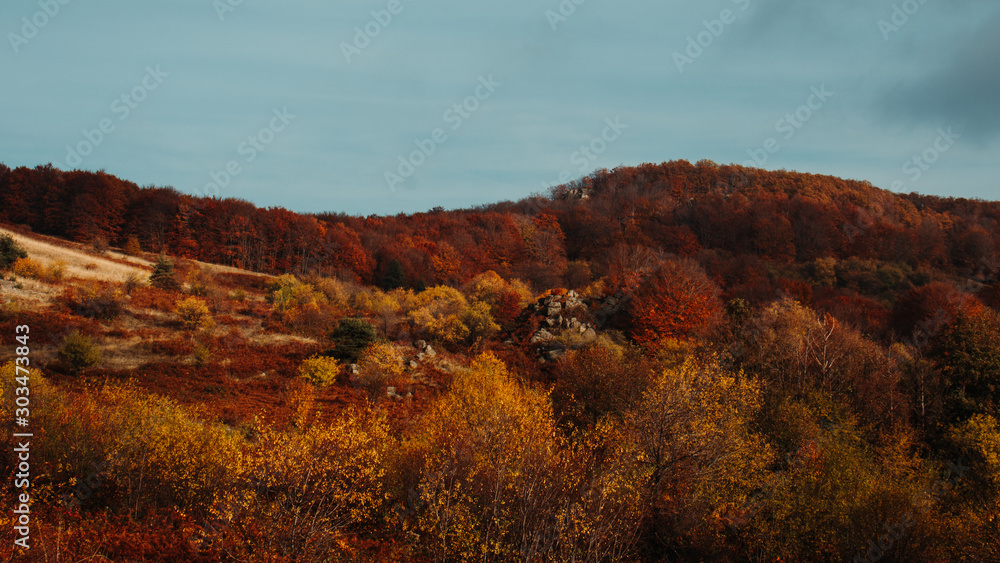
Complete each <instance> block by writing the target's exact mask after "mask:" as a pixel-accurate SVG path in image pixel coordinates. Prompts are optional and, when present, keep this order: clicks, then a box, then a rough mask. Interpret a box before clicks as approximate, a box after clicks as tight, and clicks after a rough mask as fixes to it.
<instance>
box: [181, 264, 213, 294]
mask: <svg viewBox="0 0 1000 563" xmlns="http://www.w3.org/2000/svg"><path fill="white" fill-rule="evenodd" d="M185 281H187V283H188V285H189V286H190V287H191V289H190V290H189V293H190V294H191V295H197V296H198V297H212V296H214V295H215V294H216V286H215V278H214V277H212V274H210V273H208V272H206V271H205V270H202V269H201V268H192V269H191V271H190V272H188V275H187V279H186V280H185Z"/></svg>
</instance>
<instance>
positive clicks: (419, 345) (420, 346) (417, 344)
mask: <svg viewBox="0 0 1000 563" xmlns="http://www.w3.org/2000/svg"><path fill="white" fill-rule="evenodd" d="M413 347H414V348H416V349H417V350H423V349H424V348H426V347H427V343H426V342H424V341H423V340H417V341H416V342H414V343H413Z"/></svg>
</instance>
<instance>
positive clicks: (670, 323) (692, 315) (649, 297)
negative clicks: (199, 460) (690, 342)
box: [630, 260, 722, 348]
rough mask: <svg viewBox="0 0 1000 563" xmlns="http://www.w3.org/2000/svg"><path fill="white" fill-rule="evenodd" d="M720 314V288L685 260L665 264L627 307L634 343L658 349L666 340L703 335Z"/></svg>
mask: <svg viewBox="0 0 1000 563" xmlns="http://www.w3.org/2000/svg"><path fill="white" fill-rule="evenodd" d="M721 314H722V302H721V300H720V299H719V288H718V286H716V285H715V283H713V282H712V281H711V280H710V279H708V276H706V275H705V271H704V270H702V269H701V267H700V266H698V265H697V264H696V263H694V262H691V261H688V260H668V261H665V262H663V263H662V264H661V265H660V266H659V267H657V268H656V269H655V270H654V271H653V272H652V273H651V274H650V275H649V276H647V277H646V279H645V280H644V281H643V282H642V284H641V285H640V286H639V288H638V290H637V291H636V294H635V295H634V296H633V298H632V302H631V305H630V317H631V327H632V329H631V333H632V337H633V338H635V340H636V341H638V342H640V343H642V344H643V345H645V346H647V347H649V348H657V347H658V346H659V345H660V344H661V343H662V342H663V341H664V340H666V339H680V340H683V339H687V338H690V337H693V336H696V335H700V334H704V333H705V332H706V330H707V329H709V328H710V326H711V325H712V324H713V323H714V322H715V321H716V320H717V319H718V318H719V317H720V315H721Z"/></svg>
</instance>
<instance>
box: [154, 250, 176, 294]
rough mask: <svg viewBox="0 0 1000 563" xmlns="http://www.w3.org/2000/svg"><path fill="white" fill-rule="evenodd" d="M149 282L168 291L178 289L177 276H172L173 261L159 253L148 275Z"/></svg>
mask: <svg viewBox="0 0 1000 563" xmlns="http://www.w3.org/2000/svg"><path fill="white" fill-rule="evenodd" d="M149 284H150V285H152V286H153V287H156V288H159V289H166V290H168V291H177V290H178V289H180V284H179V283H178V282H177V278H176V277H174V263H173V262H171V261H170V259H169V258H167V257H166V256H165V255H163V254H161V255H160V257H159V258H157V260H156V266H155V267H154V268H153V273H152V274H151V275H150V276H149Z"/></svg>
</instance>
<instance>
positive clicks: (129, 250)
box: [122, 236, 142, 256]
mask: <svg viewBox="0 0 1000 563" xmlns="http://www.w3.org/2000/svg"><path fill="white" fill-rule="evenodd" d="M122 251H124V252H125V254H128V255H129V256H138V255H140V254H142V247H141V246H139V239H138V238H137V237H135V236H130V237H128V240H127V241H125V246H124V247H123V248H122Z"/></svg>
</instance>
